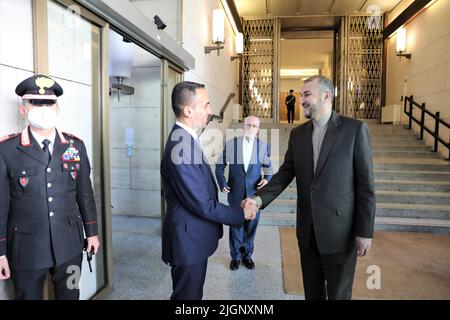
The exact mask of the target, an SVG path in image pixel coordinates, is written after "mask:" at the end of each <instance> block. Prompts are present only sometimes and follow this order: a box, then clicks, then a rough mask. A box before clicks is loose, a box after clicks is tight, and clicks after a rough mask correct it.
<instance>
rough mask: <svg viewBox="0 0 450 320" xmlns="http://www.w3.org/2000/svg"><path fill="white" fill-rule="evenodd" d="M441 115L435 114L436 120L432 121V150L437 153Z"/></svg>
mask: <svg viewBox="0 0 450 320" xmlns="http://www.w3.org/2000/svg"><path fill="white" fill-rule="evenodd" d="M440 115H441V113H440V112H439V111H437V112H436V119H434V134H435V135H436V136H435V137H434V148H433V152H437V151H438V143H439V117H440Z"/></svg>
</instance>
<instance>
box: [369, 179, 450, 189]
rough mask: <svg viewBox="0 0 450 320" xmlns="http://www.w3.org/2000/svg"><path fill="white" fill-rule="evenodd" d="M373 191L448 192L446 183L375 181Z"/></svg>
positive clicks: (448, 187) (447, 183)
mask: <svg viewBox="0 0 450 320" xmlns="http://www.w3.org/2000/svg"><path fill="white" fill-rule="evenodd" d="M375 190H377V191H381V190H384V191H386V190H392V191H428V192H450V182H448V181H425V180H424V181H420V182H414V181H410V180H382V179H380V180H378V179H376V180H375Z"/></svg>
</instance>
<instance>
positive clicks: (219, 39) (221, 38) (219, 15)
mask: <svg viewBox="0 0 450 320" xmlns="http://www.w3.org/2000/svg"><path fill="white" fill-rule="evenodd" d="M212 43H214V44H215V46H207V47H205V53H206V54H208V53H210V52H211V51H214V50H217V55H219V50H220V49H223V48H224V46H222V44H224V43H225V13H224V12H223V11H222V10H221V9H214V11H213V40H212Z"/></svg>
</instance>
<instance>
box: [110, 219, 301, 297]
mask: <svg viewBox="0 0 450 320" xmlns="http://www.w3.org/2000/svg"><path fill="white" fill-rule="evenodd" d="M160 235H161V222H160V220H159V219H151V218H138V217H114V218H113V246H114V247H113V252H114V289H113V290H112V291H111V292H110V293H109V294H108V295H106V296H105V297H104V299H121V300H122V299H123V300H129V299H133V300H134V299H136V300H137V299H159V300H166V299H168V298H169V297H170V294H171V286H172V282H171V277H170V267H168V266H167V265H165V264H164V263H163V262H162V260H161V236H160ZM253 260H254V261H255V264H256V268H255V269H254V270H248V269H246V268H245V266H242V265H241V267H240V268H239V270H236V271H231V270H230V269H229V267H228V265H229V262H230V257H229V250H228V227H225V228H224V237H223V238H222V239H221V240H220V244H219V248H218V249H217V251H216V252H215V254H214V255H212V256H211V257H210V258H209V260H208V272H207V275H206V281H205V287H204V295H203V299H205V300H210V299H214V300H246V299H264V300H281V299H289V300H296V299H303V297H302V296H295V295H287V294H285V293H284V291H283V280H282V272H281V254H280V239H279V232H278V228H277V227H270V226H259V227H258V231H257V235H256V240H255V253H254V255H253Z"/></svg>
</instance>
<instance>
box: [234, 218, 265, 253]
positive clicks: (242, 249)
mask: <svg viewBox="0 0 450 320" xmlns="http://www.w3.org/2000/svg"><path fill="white" fill-rule="evenodd" d="M260 214H261V213H260V212H258V213H257V214H256V218H255V220H246V221H244V225H243V226H242V227H239V228H236V227H230V239H229V243H230V255H231V259H233V260H241V258H242V259H246V260H250V259H251V258H252V254H253V250H254V247H255V245H254V241H255V236H256V228H257V227H258V221H259V217H260Z"/></svg>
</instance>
